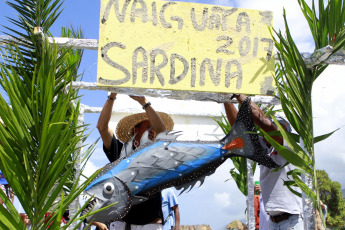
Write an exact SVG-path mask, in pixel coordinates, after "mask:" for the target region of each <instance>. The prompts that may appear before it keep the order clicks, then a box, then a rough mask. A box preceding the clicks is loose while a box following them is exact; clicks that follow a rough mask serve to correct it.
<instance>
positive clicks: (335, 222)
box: [316, 170, 345, 229]
mask: <svg viewBox="0 0 345 230" xmlns="http://www.w3.org/2000/svg"><path fill="white" fill-rule="evenodd" d="M316 175H317V184H318V187H319V194H320V200H321V201H322V202H323V203H324V204H325V205H327V217H326V224H327V227H331V228H334V229H343V228H344V227H345V199H344V198H343V193H342V191H341V185H340V183H339V182H336V181H332V180H331V179H330V178H329V176H328V173H327V172H326V171H325V170H317V171H316Z"/></svg>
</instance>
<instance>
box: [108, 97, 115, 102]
mask: <svg viewBox="0 0 345 230" xmlns="http://www.w3.org/2000/svg"><path fill="white" fill-rule="evenodd" d="M108 99H110V100H112V101H114V100H115V99H116V97H110V96H108Z"/></svg>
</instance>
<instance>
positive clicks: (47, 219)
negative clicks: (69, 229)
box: [44, 212, 67, 229]
mask: <svg viewBox="0 0 345 230" xmlns="http://www.w3.org/2000/svg"><path fill="white" fill-rule="evenodd" d="M51 216H52V215H50V212H47V213H46V214H44V219H45V220H44V223H46V222H48V221H50V218H51ZM53 222H54V220H53V221H52V222H51V223H50V224H49V225H48V227H47V229H49V227H50V225H52V223H53ZM61 223H64V224H67V221H66V220H65V218H64V217H61Z"/></svg>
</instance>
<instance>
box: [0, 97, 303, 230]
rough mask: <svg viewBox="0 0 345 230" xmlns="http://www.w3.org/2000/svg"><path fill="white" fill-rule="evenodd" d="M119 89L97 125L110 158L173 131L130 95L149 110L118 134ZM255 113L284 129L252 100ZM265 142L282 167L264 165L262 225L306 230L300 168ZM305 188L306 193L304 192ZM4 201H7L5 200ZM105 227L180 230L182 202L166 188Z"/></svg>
mask: <svg viewBox="0 0 345 230" xmlns="http://www.w3.org/2000/svg"><path fill="white" fill-rule="evenodd" d="M116 96H117V94H116V93H111V94H110V95H109V96H108V99H107V100H106V102H105V105H104V106H103V109H102V112H101V114H100V117H99V120H98V123H97V129H98V130H99V133H100V136H101V138H102V141H103V150H104V154H105V155H106V156H107V158H108V160H109V162H114V161H116V160H117V159H119V158H123V157H126V156H128V155H130V154H131V153H132V152H133V151H134V150H135V149H136V148H138V147H140V146H142V145H147V144H150V143H152V141H154V140H155V137H156V135H157V134H158V133H161V132H164V131H166V130H172V129H173V126H174V122H173V120H172V118H171V117H170V116H169V115H168V114H166V113H163V112H156V111H155V109H154V108H153V106H152V105H151V103H150V102H149V101H147V99H146V98H145V97H143V96H130V97H131V98H132V99H133V100H134V101H136V102H137V103H139V104H140V106H141V107H142V109H143V110H144V112H143V113H138V114H132V115H129V116H126V117H124V118H123V119H121V120H120V121H119V122H118V125H117V127H116V135H115V134H114V133H113V130H112V129H111V128H110V126H109V122H110V119H111V115H112V112H113V105H114V102H115V100H116ZM234 97H236V99H237V101H238V102H239V104H241V103H243V101H244V100H245V99H246V96H245V95H242V94H240V95H234ZM224 109H225V112H226V116H227V119H228V121H229V123H230V124H231V125H234V123H235V120H236V117H237V113H238V111H237V108H236V107H235V105H234V104H232V103H224ZM251 111H252V117H253V120H254V123H255V124H256V125H257V126H258V127H260V128H261V129H262V130H264V131H265V132H272V131H278V127H277V125H276V124H275V123H274V122H273V121H272V120H271V119H269V118H268V117H266V116H265V114H264V112H263V111H262V110H261V109H260V107H259V106H257V105H256V104H255V103H253V102H251ZM277 120H278V121H279V123H280V124H281V126H282V127H283V128H284V129H285V130H286V131H288V132H291V126H290V124H289V123H288V122H287V121H286V120H284V119H283V118H280V117H278V118H277ZM272 138H273V139H274V140H275V141H276V142H278V143H279V144H281V145H282V146H284V147H286V148H290V147H289V146H288V145H287V144H286V142H285V140H284V139H283V137H282V136H273V137H272ZM261 143H262V145H263V146H264V147H265V148H266V149H267V154H268V155H269V156H270V157H271V158H272V159H273V160H274V161H275V162H276V163H277V164H279V165H282V166H284V165H285V166H284V167H282V168H281V169H279V170H272V169H270V168H267V167H265V166H262V165H260V183H257V184H256V185H255V214H256V226H255V228H256V229H271V230H278V229H296V230H298V229H304V223H303V208H302V199H301V198H300V197H298V196H296V195H294V194H293V193H292V192H291V191H290V190H289V189H288V188H287V187H286V186H284V181H286V180H289V179H290V178H288V174H287V173H288V172H289V171H291V170H293V169H294V166H293V165H291V164H286V160H285V159H284V158H283V157H282V156H280V155H279V153H278V152H277V151H276V150H275V149H274V148H273V147H272V146H271V145H270V143H269V142H268V141H266V140H265V139H264V138H262V142H261ZM0 176H1V179H0V182H1V189H2V190H3V192H4V193H5V194H7V196H8V197H9V198H10V200H11V201H13V197H14V194H13V192H12V191H11V189H10V186H9V185H8V183H7V182H6V180H5V178H4V177H3V175H2V173H0ZM297 191H298V189H297ZM299 192H300V191H299ZM0 203H1V204H3V202H2V201H1V200H0ZM21 217H22V219H23V221H24V222H25V224H26V225H28V224H29V223H30V220H28V218H27V216H26V215H25V214H21ZM89 224H91V225H94V226H96V229H99V230H108V229H110V230H114V229H116V230H128V229H131V230H178V229H179V227H180V211H179V203H178V200H177V198H176V195H175V194H174V191H173V190H172V189H171V188H168V189H164V190H162V191H161V192H158V193H156V194H155V195H154V196H153V197H150V198H149V199H148V200H146V201H145V202H142V203H140V204H138V205H135V206H133V207H132V208H131V209H130V211H129V212H128V213H127V214H126V216H125V217H123V219H122V220H120V221H115V222H112V223H100V222H91V223H89Z"/></svg>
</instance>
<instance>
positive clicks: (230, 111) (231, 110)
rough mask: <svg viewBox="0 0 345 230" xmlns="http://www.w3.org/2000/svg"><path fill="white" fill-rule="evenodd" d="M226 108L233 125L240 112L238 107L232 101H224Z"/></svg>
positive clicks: (227, 115)
mask: <svg viewBox="0 0 345 230" xmlns="http://www.w3.org/2000/svg"><path fill="white" fill-rule="evenodd" d="M224 109H225V113H226V117H227V118H228V121H229V123H230V125H231V126H233V125H234V124H235V120H236V117H237V113H238V111H237V109H236V108H235V106H234V104H232V103H224Z"/></svg>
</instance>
